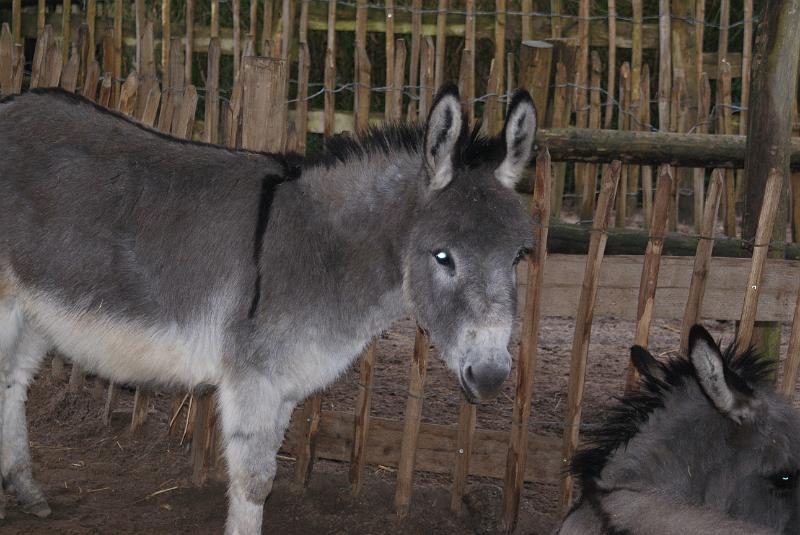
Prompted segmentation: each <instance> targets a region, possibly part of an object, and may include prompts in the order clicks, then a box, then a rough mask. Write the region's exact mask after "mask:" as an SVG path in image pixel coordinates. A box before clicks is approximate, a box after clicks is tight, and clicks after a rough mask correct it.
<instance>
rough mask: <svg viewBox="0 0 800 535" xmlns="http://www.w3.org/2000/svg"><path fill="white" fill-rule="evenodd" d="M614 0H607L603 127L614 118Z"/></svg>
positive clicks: (608, 126)
mask: <svg viewBox="0 0 800 535" xmlns="http://www.w3.org/2000/svg"><path fill="white" fill-rule="evenodd" d="M616 4H617V3H616V1H615V0H608V81H607V82H606V95H607V97H606V112H605V119H604V120H603V128H606V129H610V128H611V121H612V119H613V118H614V108H615V107H616V106H615V105H614V95H615V94H616V93H615V92H614V85H615V84H616V81H617V74H616V68H617V39H616V35H617V7H616Z"/></svg>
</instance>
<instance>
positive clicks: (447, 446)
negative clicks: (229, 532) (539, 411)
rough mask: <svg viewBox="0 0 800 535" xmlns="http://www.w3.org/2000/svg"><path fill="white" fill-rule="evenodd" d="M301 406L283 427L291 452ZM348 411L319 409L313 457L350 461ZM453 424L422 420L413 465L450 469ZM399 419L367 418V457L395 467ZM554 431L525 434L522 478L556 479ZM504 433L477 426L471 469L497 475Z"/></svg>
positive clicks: (297, 433) (441, 470)
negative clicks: (550, 432)
mask: <svg viewBox="0 0 800 535" xmlns="http://www.w3.org/2000/svg"><path fill="white" fill-rule="evenodd" d="M301 417H302V411H298V412H296V413H295V418H294V419H293V420H292V424H291V426H290V427H289V430H288V432H287V433H286V438H285V440H284V442H283V447H282V448H281V451H283V452H287V453H289V454H294V453H295V452H296V451H297V449H298V444H300V442H301V441H302V435H303V430H304V426H303V421H302V418H301ZM353 418H354V416H353V414H352V413H350V412H347V413H345V412H338V411H336V412H334V411H322V416H321V419H320V423H319V432H318V434H317V442H316V452H315V453H316V456H317V458H322V459H329V460H333V461H341V462H349V461H350V451H351V449H352V447H353ZM457 436H458V428H457V427H456V426H454V425H452V426H450V425H438V424H428V423H423V424H421V425H420V430H419V438H418V441H417V451H416V462H415V465H414V468H415V470H422V471H425V472H434V473H439V474H449V473H450V472H451V471H452V469H453V455H454V453H455V447H456V438H457ZM402 437H403V421H402V420H389V419H386V418H371V419H370V429H369V437H368V439H367V449H366V454H367V463H368V464H373V465H377V464H379V465H383V466H389V467H394V468H396V467H397V465H398V461H399V459H400V443H401V442H402ZM560 442H561V441H560V439H559V438H558V437H555V436H553V437H550V436H538V435H531V436H529V438H528V459H529V462H528V463H527V466H526V468H525V481H547V482H555V481H556V480H557V478H558V475H559V473H558V471H559V469H560V466H561V465H560V462H559V458H558V456H559V455H558V451H559V444H560ZM507 445H508V433H507V432H503V431H490V430H486V429H476V430H475V435H474V438H473V442H472V454H471V456H470V464H469V466H470V474H472V475H477V476H483V477H493V478H498V479H499V478H502V477H503V474H504V472H505V467H506V453H507Z"/></svg>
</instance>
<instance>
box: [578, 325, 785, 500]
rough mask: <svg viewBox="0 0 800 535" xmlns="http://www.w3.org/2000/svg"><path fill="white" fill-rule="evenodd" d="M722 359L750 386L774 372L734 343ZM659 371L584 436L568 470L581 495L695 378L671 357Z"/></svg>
mask: <svg viewBox="0 0 800 535" xmlns="http://www.w3.org/2000/svg"><path fill="white" fill-rule="evenodd" d="M722 357H723V361H724V362H725V366H726V368H727V369H728V370H729V371H730V372H733V373H735V374H736V375H737V376H738V378H739V379H740V380H741V381H743V382H744V383H746V384H747V385H749V386H751V387H752V386H758V385H762V384H766V383H768V382H769V380H770V379H769V378H770V376H771V374H772V373H773V371H774V366H775V364H774V362H773V361H772V360H769V359H765V358H763V357H761V356H760V355H759V354H757V353H756V352H755V351H753V349H752V348H751V349H749V350H748V351H745V352H744V353H741V354H739V355H736V354H735V341H734V342H733V343H731V344H730V346H728V347H727V348H726V349H725V351H724V352H723V353H722ZM662 372H663V373H664V379H663V380H660V379H657V378H655V377H650V376H645V377H642V380H641V382H640V385H639V386H640V388H639V390H638V391H634V392H630V393H627V394H625V395H623V396H622V397H620V398H617V399H618V401H619V403H618V404H617V405H616V406H615V407H613V408H611V409H609V411H608V416H607V418H606V420H605V421H604V422H603V424H602V425H601V426H600V427H598V428H597V429H596V430H594V431H592V432H590V433H587V438H586V441H585V446H584V447H582V448H581V449H580V450H579V451H578V453H576V454H575V456H574V457H573V459H572V463H571V464H570V467H569V469H568V470H569V472H570V473H572V474H573V475H574V476H576V477H577V478H578V479H579V480H580V482H581V487H582V488H583V492H584V493H590V491H591V489H592V488H593V486H594V481H595V480H596V479H597V478H599V477H600V473H601V472H602V470H603V468H604V467H605V465H606V463H607V462H608V459H609V457H610V456H611V455H612V454H613V452H614V451H615V450H616V449H617V448H619V447H621V446H625V445H626V444H627V443H628V442H629V441H630V440H631V439H632V438H633V437H634V436H635V435H636V434H637V433H638V432H639V429H640V428H641V426H642V424H644V423H645V422H646V421H647V420H648V418H649V417H650V414H651V413H652V412H653V411H655V410H656V409H659V408H662V407H664V400H665V399H666V398H667V396H669V395H670V393H672V391H673V390H675V389H677V388H679V387H681V386H682V385H684V384H686V383H687V381H688V380H691V381H695V380H696V378H697V373H696V372H695V369H694V366H693V365H692V363H691V362H690V361H689V360H688V359H685V358H672V359H670V360H668V361H667V362H665V363H663V369H662Z"/></svg>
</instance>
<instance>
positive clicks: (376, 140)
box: [303, 115, 506, 168]
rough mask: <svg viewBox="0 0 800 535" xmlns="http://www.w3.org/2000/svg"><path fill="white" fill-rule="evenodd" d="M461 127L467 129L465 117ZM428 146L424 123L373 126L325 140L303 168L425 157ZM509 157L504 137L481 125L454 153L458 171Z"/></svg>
mask: <svg viewBox="0 0 800 535" xmlns="http://www.w3.org/2000/svg"><path fill="white" fill-rule="evenodd" d="M462 124H464V125H467V124H468V121H467V119H466V115H465V116H464V117H463V121H462ZM424 142H425V125H424V124H421V123H399V122H393V123H386V124H383V125H381V126H375V125H371V126H370V127H369V128H367V130H365V131H364V132H362V133H360V134H357V135H352V134H350V133H342V134H337V135H334V136H332V137H330V138H328V139H326V140H325V147H324V149H323V150H322V151H321V152H320V153H318V154H315V155H312V156H308V157H306V158H305V160H304V162H303V167H305V168H309V167H319V166H323V167H326V168H330V167H335V166H337V165H340V164H343V163H347V162H351V161H356V160H363V159H366V158H368V157H369V156H373V155H387V156H391V155H393V154H397V153H398V152H406V153H409V154H422V146H423V144H424ZM505 156H506V142H505V140H504V139H503V136H501V135H497V136H494V137H487V136H485V135H484V134H482V133H481V122H480V121H478V122H477V123H476V124H475V126H474V127H473V128H472V130H468V129H467V127H466V126H465V127H464V128H463V129H462V131H461V135H460V137H459V140H458V145H457V147H456V150H455V152H454V153H453V166H454V167H456V168H464V167H476V166H478V165H479V164H481V163H486V162H499V161H502V159H503V158H505Z"/></svg>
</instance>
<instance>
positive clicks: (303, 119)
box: [294, 42, 388, 154]
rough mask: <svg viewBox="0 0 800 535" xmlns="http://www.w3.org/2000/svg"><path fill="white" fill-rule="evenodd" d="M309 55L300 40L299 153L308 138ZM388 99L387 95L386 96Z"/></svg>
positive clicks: (295, 147) (296, 111)
mask: <svg viewBox="0 0 800 535" xmlns="http://www.w3.org/2000/svg"><path fill="white" fill-rule="evenodd" d="M310 68H311V57H310V55H309V52H308V43H306V42H301V43H300V44H299V46H298V49H297V104H296V105H295V146H294V150H296V151H297V152H298V153H299V154H305V153H306V145H307V138H308V100H307V99H308V75H309V70H310ZM387 99H388V96H387Z"/></svg>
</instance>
